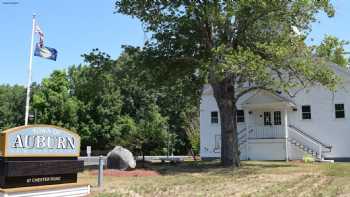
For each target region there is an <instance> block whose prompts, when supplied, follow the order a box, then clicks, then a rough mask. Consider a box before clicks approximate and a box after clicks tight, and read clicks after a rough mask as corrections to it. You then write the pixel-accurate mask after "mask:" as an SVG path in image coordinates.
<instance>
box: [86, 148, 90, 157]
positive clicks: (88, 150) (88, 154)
mask: <svg viewBox="0 0 350 197" xmlns="http://www.w3.org/2000/svg"><path fill="white" fill-rule="evenodd" d="M86 154H87V156H88V157H91V146H87V147H86Z"/></svg>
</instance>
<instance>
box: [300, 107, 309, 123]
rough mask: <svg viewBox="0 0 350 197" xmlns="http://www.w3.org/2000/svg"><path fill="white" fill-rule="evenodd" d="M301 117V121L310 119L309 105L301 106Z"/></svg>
mask: <svg viewBox="0 0 350 197" xmlns="http://www.w3.org/2000/svg"><path fill="white" fill-rule="evenodd" d="M301 117H302V119H303V120H310V119H311V106H310V105H302V106H301Z"/></svg>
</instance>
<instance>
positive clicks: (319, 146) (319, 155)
mask: <svg viewBox="0 0 350 197" xmlns="http://www.w3.org/2000/svg"><path fill="white" fill-rule="evenodd" d="M318 151H319V153H318V158H319V159H320V161H321V160H322V159H323V158H322V146H321V145H318Z"/></svg>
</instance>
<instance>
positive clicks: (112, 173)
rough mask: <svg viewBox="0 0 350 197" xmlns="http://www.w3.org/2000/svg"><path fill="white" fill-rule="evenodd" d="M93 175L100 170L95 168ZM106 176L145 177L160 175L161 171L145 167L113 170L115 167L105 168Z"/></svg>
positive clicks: (104, 173)
mask: <svg viewBox="0 0 350 197" xmlns="http://www.w3.org/2000/svg"><path fill="white" fill-rule="evenodd" d="M91 174H92V175H97V174H98V171H97V170H94V171H92V172H91ZM103 175H104V176H116V177H144V176H160V173H159V172H157V171H154V170H144V169H136V170H126V171H121V170H113V169H105V170H103Z"/></svg>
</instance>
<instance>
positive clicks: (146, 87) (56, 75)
mask: <svg viewBox="0 0 350 197" xmlns="http://www.w3.org/2000/svg"><path fill="white" fill-rule="evenodd" d="M83 57H84V60H85V62H84V64H83V65H78V66H72V67H70V68H69V69H68V72H66V71H54V72H53V73H52V74H51V75H50V77H49V78H46V79H44V80H43V81H42V83H41V84H40V85H37V86H35V87H34V95H33V103H32V109H31V113H33V114H35V120H32V121H31V123H34V122H35V123H41V124H54V125H59V126H62V127H65V128H68V129H71V130H73V131H76V132H78V133H79V134H80V136H81V139H82V150H84V147H85V146H86V145H90V146H92V147H93V149H94V150H108V149H111V148H113V147H114V146H116V145H122V146H124V147H126V148H129V149H130V150H132V151H133V152H134V153H135V154H164V153H165V152H164V149H166V148H167V143H168V134H167V132H168V131H169V132H171V133H174V135H176V136H177V137H176V140H173V142H174V143H175V145H174V147H173V148H174V150H175V153H178V154H186V153H187V150H188V149H189V148H190V147H191V145H190V141H191V140H189V137H188V136H187V135H186V132H185V130H186V129H187V124H185V123H186V122H185V121H187V120H186V119H185V117H182V116H180V114H182V113H185V112H186V111H188V112H189V111H197V107H196V106H194V102H188V101H191V99H190V96H191V95H189V96H187V94H185V93H184V91H183V89H184V88H183V86H184V83H183V82H182V81H177V82H176V83H175V84H172V85H169V84H166V85H164V84H163V85H162V84H157V81H156V80H155V79H154V78H153V77H152V75H151V74H150V73H149V72H147V71H144V70H142V68H141V67H140V66H139V56H138V54H137V53H134V54H133V55H129V54H128V53H124V54H122V55H121V57H120V58H118V59H117V60H112V59H111V58H110V57H109V56H108V55H107V54H105V53H103V52H100V51H98V50H93V51H92V52H91V53H88V54H84V55H83ZM23 98H25V97H23ZM6 102H9V100H7V101H6ZM23 106H24V105H23ZM185 106H186V107H185ZM192 115H193V116H192V117H186V118H190V119H192V118H194V119H196V118H198V114H197V113H194V114H192ZM188 126H190V125H188ZM195 126H198V124H197V125H195Z"/></svg>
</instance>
